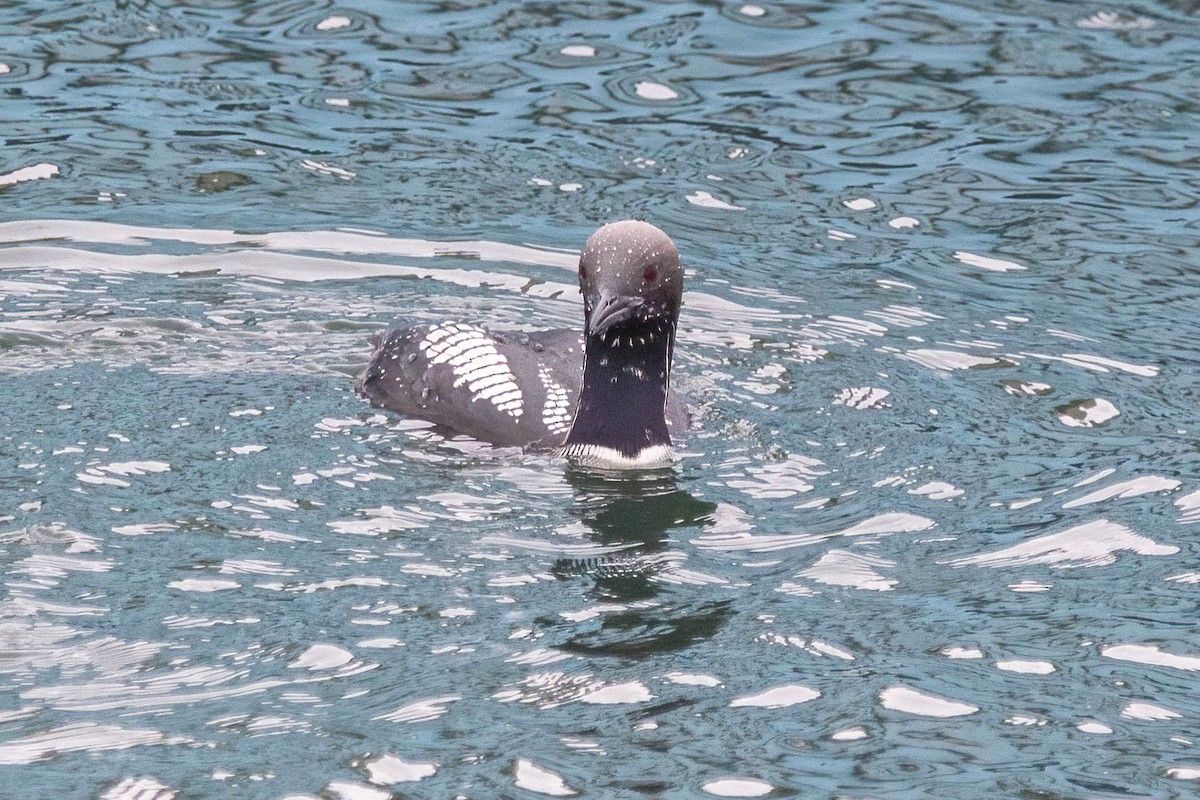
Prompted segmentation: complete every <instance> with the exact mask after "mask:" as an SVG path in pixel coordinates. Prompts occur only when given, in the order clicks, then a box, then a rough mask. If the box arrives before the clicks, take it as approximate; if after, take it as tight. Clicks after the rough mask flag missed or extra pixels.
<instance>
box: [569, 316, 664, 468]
mask: <svg viewBox="0 0 1200 800" xmlns="http://www.w3.org/2000/svg"><path fill="white" fill-rule="evenodd" d="M674 345H675V325H674V323H673V322H672V321H670V320H665V319H664V320H661V321H658V322H655V323H652V324H650V325H646V326H639V327H636V328H633V329H624V330H619V331H612V332H611V333H609V334H607V335H605V336H603V337H596V336H588V337H587V338H586V341H585V343H584V362H583V386H582V388H581V389H580V390H579V403H578V407H577V409H576V412H575V421H574V422H573V423H572V425H571V430H570V432H569V433H568V434H567V438H566V442H565V443H564V444H563V448H562V454H563V455H565V456H567V457H568V458H571V459H572V460H574V461H576V462H578V463H581V464H583V465H585V466H596V467H607V468H613V467H615V468H640V467H659V466H663V465H665V464H668V463H670V462H671V461H672V459H673V454H672V451H671V435H670V433H669V431H668V429H667V419H666V404H667V389H668V388H669V386H670V382H671V355H672V351H673V349H674Z"/></svg>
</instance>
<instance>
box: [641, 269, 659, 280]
mask: <svg viewBox="0 0 1200 800" xmlns="http://www.w3.org/2000/svg"><path fill="white" fill-rule="evenodd" d="M642 280H644V281H645V282H646V283H654V282H655V281H656V280H658V267H646V271H645V272H643V273H642Z"/></svg>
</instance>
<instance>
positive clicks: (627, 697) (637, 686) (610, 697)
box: [579, 681, 654, 705]
mask: <svg viewBox="0 0 1200 800" xmlns="http://www.w3.org/2000/svg"><path fill="white" fill-rule="evenodd" d="M652 699H654V695H652V694H650V690H649V689H648V688H646V684H644V683H642V682H641V681H626V682H625V683H612V684H609V685H607V686H601V687H600V688H599V689H595V690H593V691H590V692H588V693H587V694H585V695H583V696H582V697H580V698H579V702H581V703H592V704H594V705H617V704H620V703H645V702H646V701H648V700H652Z"/></svg>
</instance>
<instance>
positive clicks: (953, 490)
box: [908, 481, 964, 500]
mask: <svg viewBox="0 0 1200 800" xmlns="http://www.w3.org/2000/svg"><path fill="white" fill-rule="evenodd" d="M908 493H909V494H915V495H921V496H923V497H928V498H929V499H930V500H950V499H952V498H955V497H961V496H962V495H963V494H964V492H963V490H962V489H959V488H958V487H957V486H954V485H953V484H949V483H946V482H945V481H930V482H929V483H926V484H922V485H921V486H918V487H916V488H915V489H909V490H908Z"/></svg>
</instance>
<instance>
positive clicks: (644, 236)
mask: <svg viewBox="0 0 1200 800" xmlns="http://www.w3.org/2000/svg"><path fill="white" fill-rule="evenodd" d="M579 289H580V291H581V292H582V293H583V314H584V321H585V324H584V333H585V335H586V336H587V338H588V339H589V340H594V341H595V343H597V344H604V345H605V346H608V347H619V346H622V345H623V344H624V343H625V341H626V340H627V339H628V337H630V336H635V337H636V336H638V335H644V334H645V333H647V332H649V331H651V330H658V329H665V328H666V327H667V326H669V327H670V328H671V330H672V333H673V331H674V327H675V322H676V320H677V319H678V317H679V306H680V303H681V301H682V299H683V269H682V268H681V267H680V266H679V252H678V251H677V250H676V249H675V244H674V242H672V241H671V239H670V237H668V236H667V235H666V234H665V233H663V232H662V231H661V230H659V229H658V228H656V227H655V226H653V225H651V224H650V223H648V222H640V221H637V220H625V221H623V222H611V223H609V224H608V225H605V226H604V227H602V228H600V229H599V230H598V231H596V232H595V233H593V234H592V235H591V237H590V238H589V239H588V240H587V243H586V244H585V245H584V246H583V252H582V253H581V254H580V257H579ZM622 337H625V338H622ZM627 346H632V345H627Z"/></svg>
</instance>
